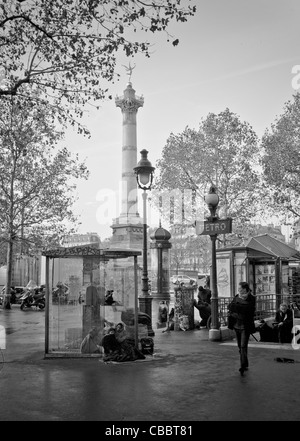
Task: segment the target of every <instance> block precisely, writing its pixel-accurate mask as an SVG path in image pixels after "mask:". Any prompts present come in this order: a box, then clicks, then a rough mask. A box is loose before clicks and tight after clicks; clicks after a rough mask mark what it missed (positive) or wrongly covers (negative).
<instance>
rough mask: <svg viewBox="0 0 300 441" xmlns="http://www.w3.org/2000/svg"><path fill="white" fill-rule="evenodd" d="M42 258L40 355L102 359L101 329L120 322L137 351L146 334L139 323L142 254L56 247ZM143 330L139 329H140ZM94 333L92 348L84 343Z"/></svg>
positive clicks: (137, 252) (78, 247)
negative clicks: (43, 300)
mask: <svg viewBox="0 0 300 441" xmlns="http://www.w3.org/2000/svg"><path fill="white" fill-rule="evenodd" d="M42 254H43V255H44V256H45V258H46V271H45V277H46V313H45V357H46V358H47V357H61V356H72V357H74V356H77V357H101V356H102V355H103V354H102V352H101V341H102V338H103V336H104V335H105V332H106V329H107V328H109V327H110V326H115V325H116V324H117V323H119V322H123V323H125V326H126V331H127V332H128V334H129V335H130V337H131V338H132V339H134V340H135V345H136V347H137V348H138V342H139V339H140V337H141V335H142V336H145V333H146V335H147V331H146V330H145V329H144V328H145V325H139V324H138V265H137V257H138V256H140V255H141V251H138V250H129V249H126V250H125V249H124V250H123V249H97V248H92V247H89V246H77V247H60V248H57V249H52V250H46V251H44V252H43V253H42ZM142 328H143V329H142ZM90 335H93V339H92V341H93V342H94V344H93V345H92V344H86V341H87V340H89V337H90Z"/></svg>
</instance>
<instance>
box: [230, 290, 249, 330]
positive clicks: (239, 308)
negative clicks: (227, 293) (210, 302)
mask: <svg viewBox="0 0 300 441" xmlns="http://www.w3.org/2000/svg"><path fill="white" fill-rule="evenodd" d="M228 310H229V312H230V314H233V315H234V316H235V317H236V324H237V326H241V325H244V327H245V330H246V331H247V332H248V333H249V334H253V333H254V332H255V324H254V314H255V297H254V296H253V295H252V294H249V295H248V297H247V299H246V300H243V299H241V298H240V297H239V295H238V294H237V295H236V296H235V297H234V298H233V300H232V302H231V303H230V305H229V307H228Z"/></svg>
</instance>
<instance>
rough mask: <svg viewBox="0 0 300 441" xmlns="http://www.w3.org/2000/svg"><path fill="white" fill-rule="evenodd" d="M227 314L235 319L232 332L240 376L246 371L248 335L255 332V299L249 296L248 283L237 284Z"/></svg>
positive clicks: (247, 364)
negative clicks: (237, 351)
mask: <svg viewBox="0 0 300 441" xmlns="http://www.w3.org/2000/svg"><path fill="white" fill-rule="evenodd" d="M229 313H230V315H232V316H233V317H234V319H235V324H234V330H235V333H236V338H237V344H238V348H239V352H240V362H241V367H240V369H239V371H240V374H241V375H244V372H245V371H246V370H247V369H248V366H249V362H248V342H249V337H250V334H252V333H254V332H255V324H254V313H255V297H254V296H253V295H252V294H251V290H250V288H249V285H248V283H246V282H240V283H239V293H238V294H237V295H236V296H235V297H234V299H233V300H232V302H231V303H230V305H229Z"/></svg>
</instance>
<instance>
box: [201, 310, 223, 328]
mask: <svg viewBox="0 0 300 441" xmlns="http://www.w3.org/2000/svg"><path fill="white" fill-rule="evenodd" d="M211 322H212V317H211V315H210V316H209V317H208V319H207V323H206V327H207V329H211ZM218 322H219V323H218V325H219V326H227V317H225V316H224V313H223V311H222V309H221V308H220V309H219V311H218Z"/></svg>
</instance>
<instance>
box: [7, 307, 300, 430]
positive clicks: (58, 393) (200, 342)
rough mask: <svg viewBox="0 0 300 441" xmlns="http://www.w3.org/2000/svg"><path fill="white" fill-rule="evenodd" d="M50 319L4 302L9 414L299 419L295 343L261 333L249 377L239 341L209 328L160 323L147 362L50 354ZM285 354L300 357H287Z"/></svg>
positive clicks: (31, 417)
mask: <svg viewBox="0 0 300 441" xmlns="http://www.w3.org/2000/svg"><path fill="white" fill-rule="evenodd" d="M44 320H45V312H44V311H40V310H28V311H20V309H19V307H18V306H17V305H13V308H12V309H11V310H8V311H7V310H3V309H1V310H0V325H1V326H2V327H3V328H5V330H6V337H5V338H6V349H2V350H1V352H0V420H1V421H106V422H123V423H124V422H130V421H131V422H133V421H135V422H139V421H140V422H141V421H147V422H156V423H158V422H174V423H173V424H180V422H182V423H184V422H187V421H191V422H197V421H198V422H199V421H295V420H299V419H300V397H299V393H298V390H299V386H300V381H299V377H300V376H299V373H300V364H299V363H300V350H295V349H293V348H292V346H291V345H278V344H264V343H257V342H256V341H255V340H254V339H252V340H251V344H250V347H249V361H250V369H249V371H248V372H246V373H245V375H244V376H243V377H241V376H240V374H239V372H238V368H239V358H238V350H237V347H236V343H235V341H225V342H212V341H209V339H208V331H207V330H206V329H201V330H194V331H186V332H184V331H179V332H174V331H171V332H163V329H157V330H155V337H154V344H155V350H154V355H153V356H147V359H146V360H145V361H136V362H128V363H109V364H106V363H104V362H103V361H102V360H99V359H96V358H93V359H90V358H88V359H86V358H85V359H79V358H78V359H77V358H75V359H74V358H51V359H45V358H44V332H45V325H44ZM3 328H2V331H3ZM2 335H3V334H2ZM0 341H2V342H3V340H1V338H0ZM276 357H285V358H290V359H293V360H294V361H295V363H278V362H276V361H275V360H274V359H275V358H276ZM128 426H129V425H128Z"/></svg>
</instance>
